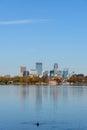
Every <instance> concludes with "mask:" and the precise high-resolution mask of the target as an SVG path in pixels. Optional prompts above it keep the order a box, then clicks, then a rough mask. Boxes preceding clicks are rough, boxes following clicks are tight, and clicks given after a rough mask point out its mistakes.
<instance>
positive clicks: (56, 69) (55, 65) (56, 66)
mask: <svg viewBox="0 0 87 130" xmlns="http://www.w3.org/2000/svg"><path fill="white" fill-rule="evenodd" d="M55 74H58V64H57V63H55V64H54V75H55Z"/></svg>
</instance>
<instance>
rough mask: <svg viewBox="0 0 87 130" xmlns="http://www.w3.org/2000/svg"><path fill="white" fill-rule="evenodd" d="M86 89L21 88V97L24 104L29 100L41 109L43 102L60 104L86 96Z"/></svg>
mask: <svg viewBox="0 0 87 130" xmlns="http://www.w3.org/2000/svg"><path fill="white" fill-rule="evenodd" d="M85 94H86V93H85V90H84V87H80V88H79V87H71V86H68V87H67V86H27V87H26V86H21V87H20V97H21V101H22V103H24V102H26V100H28V101H29V102H32V104H33V103H35V104H36V105H37V106H38V105H39V107H41V106H42V104H43V102H51V103H52V102H54V104H56V103H58V101H60V100H67V99H69V98H72V97H77V96H78V97H81V96H82V95H85Z"/></svg>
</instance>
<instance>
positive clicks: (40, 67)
mask: <svg viewBox="0 0 87 130" xmlns="http://www.w3.org/2000/svg"><path fill="white" fill-rule="evenodd" d="M42 66H43V64H42V62H37V63H36V71H37V74H38V75H39V76H42V71H43V67H42Z"/></svg>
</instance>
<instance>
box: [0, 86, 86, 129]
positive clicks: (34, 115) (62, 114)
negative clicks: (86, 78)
mask: <svg viewBox="0 0 87 130" xmlns="http://www.w3.org/2000/svg"><path fill="white" fill-rule="evenodd" d="M37 122H39V123H40V125H39V126H36V123H37ZM0 130H87V87H86V86H82V87H81V86H53V87H52V86H26V87H25V86H0Z"/></svg>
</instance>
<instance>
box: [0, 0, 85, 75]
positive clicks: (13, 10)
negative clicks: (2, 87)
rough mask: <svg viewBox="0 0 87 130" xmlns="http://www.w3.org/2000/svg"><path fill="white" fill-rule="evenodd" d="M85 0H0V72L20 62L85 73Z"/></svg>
mask: <svg viewBox="0 0 87 130" xmlns="http://www.w3.org/2000/svg"><path fill="white" fill-rule="evenodd" d="M86 56H87V0H0V75H6V74H10V75H18V74H19V72H20V66H23V65H24V66H27V70H30V69H34V68H35V63H36V62H43V69H44V70H50V69H53V65H54V63H58V66H59V69H63V68H69V70H70V73H71V72H73V71H74V72H75V73H84V74H85V75H86V74H87V59H86Z"/></svg>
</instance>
